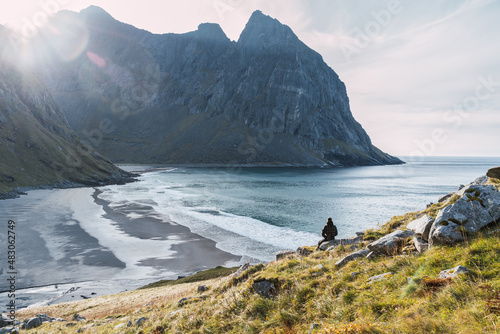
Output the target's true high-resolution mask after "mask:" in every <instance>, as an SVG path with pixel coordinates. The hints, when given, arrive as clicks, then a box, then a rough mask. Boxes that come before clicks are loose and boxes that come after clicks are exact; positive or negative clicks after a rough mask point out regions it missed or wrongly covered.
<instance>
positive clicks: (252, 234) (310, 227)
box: [0, 157, 500, 306]
mask: <svg viewBox="0 0 500 334" xmlns="http://www.w3.org/2000/svg"><path fill="white" fill-rule="evenodd" d="M401 158H402V159H403V160H407V158H405V157H401ZM499 165H500V158H472V157H428V158H425V161H419V162H411V163H408V164H406V165H398V166H373V167H352V168H335V169H319V168H241V169H237V168H165V169H160V170H157V171H152V172H146V173H142V174H141V175H140V176H139V182H136V183H130V184H126V185H120V186H118V185H117V186H105V187H100V188H98V192H96V189H94V188H81V189H65V190H60V189H56V190H36V191H31V192H29V194H28V195H27V196H22V197H21V198H19V199H12V200H4V201H0V223H1V224H0V228H1V230H0V238H1V242H2V243H1V249H2V250H4V251H2V252H0V256H1V257H0V261H1V267H0V268H1V269H0V270H1V272H0V274H2V275H1V277H4V276H5V274H6V272H7V267H6V263H7V261H6V259H4V257H5V253H6V251H5V250H6V249H7V244H6V234H7V221H8V220H9V219H12V220H14V221H16V233H17V245H16V247H17V264H16V265H17V268H18V269H19V275H18V277H17V288H18V289H20V291H19V296H20V297H19V298H20V300H19V303H20V305H22V306H27V305H29V304H33V303H35V302H42V303H43V302H45V303H51V302H61V301H66V300H74V298H80V295H81V294H84V295H85V294H90V293H91V291H92V292H94V290H95V291H96V292H97V294H104V293H110V292H117V291H118V290H120V291H121V290H123V289H125V288H134V287H137V286H140V285H142V284H143V283H147V282H151V281H155V280H159V279H164V278H176V277H177V275H181V274H182V275H184V274H187V273H189V272H190V271H191V272H192V271H196V270H199V269H200V268H202V267H203V266H202V265H200V264H198V265H197V266H196V267H193V268H189V263H187V267H186V266H184V267H183V268H182V270H181V269H179V268H181V267H180V266H179V265H178V263H177V264H176V265H175V266H174V265H172V267H169V263H174V262H175V261H174V260H175V257H179V256H185V254H186V252H188V250H187V248H185V247H184V248H182V247H183V245H184V246H186V245H185V244H186V243H191V244H193V242H194V241H192V240H191V241H190V240H188V239H189V238H195V239H196V238H197V239H200V240H198V241H197V242H201V239H203V240H205V241H204V243H203V247H205V248H206V249H207V250H208V249H209V246H210V244H209V243H208V241H210V242H212V243H213V245H214V246H215V247H217V249H218V250H219V251H223V252H225V253H228V254H229V255H231V254H232V255H236V257H233V258H230V257H227V261H226V260H224V261H226V262H225V264H226V265H233V266H234V265H239V264H241V263H243V262H253V263H256V262H260V261H264V262H265V261H270V260H272V259H273V258H274V253H275V252H276V251H278V250H282V249H292V250H295V249H296V248H297V247H299V246H303V245H314V244H316V243H317V241H318V240H319V239H320V231H321V228H322V226H323V225H324V224H325V222H326V219H327V218H328V217H332V218H333V221H334V223H335V224H336V225H337V228H338V230H339V237H341V238H342V237H350V236H354V235H355V232H357V231H363V230H365V229H367V228H376V227H377V226H378V225H381V224H383V223H385V222H386V221H388V220H389V219H390V218H391V217H392V216H394V215H400V214H404V213H406V212H410V211H415V210H422V209H424V208H425V207H426V205H427V204H428V203H430V202H437V200H438V199H439V198H440V197H441V196H443V195H445V194H447V193H450V192H453V191H456V190H457V189H458V186H459V185H460V184H467V183H470V182H472V181H474V179H475V178H477V177H480V176H482V175H485V173H486V171H487V170H488V169H489V168H491V167H494V166H499ZM122 167H123V168H125V169H127V170H144V169H146V168H145V167H144V166H141V167H140V166H128V165H127V166H122ZM96 196H97V197H96ZM110 210H113V212H114V214H109V212H110ZM106 212H108V213H106ZM119 215H122V216H123V217H125V218H126V219H127V221H124V219H125V218H124V219H121V220H120V221H118V220H117V219H118V218H116V217H118V216H119ZM114 217H115V218H116V220H115V219H114ZM175 226H177V227H178V228H177V227H176V228H177V230H176V231H177V232H176V233H174V234H172V235H166V234H165V232H164V231H166V230H168V229H169V228H174V227H175ZM185 227H187V228H189V230H190V232H191V233H193V234H192V236H193V235H194V236H195V237H192V236H191V237H188V236H187V234H186V232H185V231H184V230H182V229H181V228H184V229H185ZM185 230H186V231H189V230H188V229H185ZM186 238H188V239H186ZM193 240H194V239H193ZM207 240H208V241H207ZM193 245H194V244H193ZM215 247H213V246H212V248H213V249H216V248H215ZM182 249H184V250H183V251H181V250H182ZM223 252H221V253H220V254H222V253H223ZM210 254H214V255H213V256H219V255H216V253H213V252H212V253H210V252H207V253H206V256H207V257H208V256H211V255H210ZM196 257H200V256H198V255H196ZM192 258H195V257H192ZM215 260H216V259H215ZM169 261H170V262H169ZM118 281H119V282H121V283H120V284H113V282H118ZM97 282H99V283H97ZM56 283H57V284H58V285H59V286H55V284H56ZM117 285H118V286H117ZM30 287H39V288H36V289H33V288H32V289H28V288H30ZM7 288H8V287H7V282H6V281H5V280H2V281H1V282H0V291H3V290H6V289H7ZM76 288H78V289H80V291H79V292H75V291H76V290H74V289H76ZM71 289H73V290H71ZM3 297H5V293H1V294H0V298H1V299H2V300H3V299H4V298H3ZM71 298H73V299H71Z"/></svg>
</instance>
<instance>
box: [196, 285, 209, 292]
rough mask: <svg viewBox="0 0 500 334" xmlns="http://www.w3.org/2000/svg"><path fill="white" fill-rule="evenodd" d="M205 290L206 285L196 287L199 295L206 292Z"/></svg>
mask: <svg viewBox="0 0 500 334" xmlns="http://www.w3.org/2000/svg"><path fill="white" fill-rule="evenodd" d="M207 290H208V288H207V286H206V285H200V286H199V287H198V292H200V293H201V292H205V291H207Z"/></svg>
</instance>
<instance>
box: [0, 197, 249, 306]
mask: <svg viewBox="0 0 500 334" xmlns="http://www.w3.org/2000/svg"><path fill="white" fill-rule="evenodd" d="M100 193H101V191H100V190H98V189H94V188H78V189H54V190H36V191H32V192H30V193H29V194H28V195H26V196H23V197H22V198H20V199H12V200H6V201H1V202H0V218H1V219H2V220H5V221H7V220H8V219H13V220H15V221H16V222H17V231H16V235H17V241H18V242H17V245H16V246H17V254H18V257H17V263H16V265H17V269H18V271H19V274H18V277H17V282H16V283H17V286H16V287H17V296H18V298H17V306H18V307H19V308H24V307H27V306H30V305H35V306H43V305H51V304H56V303H60V302H66V301H72V300H79V299H85V298H92V297H97V296H101V295H107V294H111V293H117V292H122V291H126V290H133V289H136V288H138V287H141V286H144V285H146V284H148V283H151V282H154V281H157V280H161V279H175V278H177V277H178V276H186V275H190V274H193V273H195V272H197V271H201V270H204V269H208V268H213V267H216V266H226V267H229V266H238V265H239V264H240V260H241V256H236V255H232V254H230V253H228V252H225V251H222V250H220V249H219V248H217V247H216V242H215V241H212V240H210V239H207V238H204V237H202V236H200V235H198V234H196V233H192V232H191V231H190V229H189V228H188V227H185V226H182V225H179V224H177V223H175V222H174V221H171V220H169V219H168V217H165V216H164V215H159V214H158V213H155V212H154V210H153V209H152V207H151V206H148V205H147V204H139V203H135V202H134V203H132V202H130V203H114V205H110V203H109V202H107V201H106V200H103V199H101V198H99V194H100ZM2 240H3V238H2ZM7 289H8V287H7V285H6V283H5V282H2V283H0V298H1V299H3V298H4V297H5V298H6V294H7V292H6V291H7ZM3 308H4V307H2V311H5V310H4V309H3Z"/></svg>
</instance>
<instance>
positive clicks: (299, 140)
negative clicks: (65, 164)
mask: <svg viewBox="0 0 500 334" xmlns="http://www.w3.org/2000/svg"><path fill="white" fill-rule="evenodd" d="M68 22H72V23H71V25H72V28H71V29H69V30H70V31H72V32H75V31H77V32H78V37H77V38H73V40H72V41H73V43H75V45H78V46H80V45H81V44H82V39H84V42H85V48H84V50H83V51H82V52H81V53H80V55H79V56H78V57H76V58H72V59H71V60H69V61H67V59H66V60H65V61H61V57H60V54H61V52H60V50H59V49H58V47H57V46H56V47H55V48H54V49H53V51H54V50H55V51H57V52H52V53H53V54H52V57H49V65H48V66H44V67H45V68H47V73H46V81H47V84H48V86H49V87H50V90H51V92H52V93H53V94H54V96H55V98H56V99H57V100H58V102H59V103H60V104H61V105H62V108H63V110H64V112H65V113H66V116H67V118H68V121H69V122H70V124H71V125H72V127H73V128H74V129H75V130H76V131H77V133H78V134H79V135H80V136H81V137H82V138H85V139H86V140H87V141H88V142H89V143H91V144H94V145H95V147H96V149H97V150H99V151H100V152H101V153H103V154H104V155H106V156H108V157H109V158H111V159H112V160H113V161H115V162H136V163H139V162H140V163H170V164H217V165H226V164H236V165H298V166H304V165H307V166H310V165H315V166H322V165H325V164H328V165H335V166H337V165H375V164H395V163H401V161H400V160H399V159H397V158H394V157H391V156H389V155H387V154H385V153H383V152H381V151H380V150H378V149H377V148H376V147H374V146H373V145H372V144H371V141H370V138H369V137H368V135H367V134H366V132H365V131H364V130H363V128H362V127H361V125H360V124H359V123H357V122H356V121H355V119H354V118H353V116H352V114H351V111H350V109H349V100H348V97H347V93H346V88H345V85H344V84H343V83H342V81H340V79H339V78H338V75H337V74H336V73H335V72H334V71H333V70H332V69H331V68H329V67H328V66H327V65H326V64H325V63H324V61H323V59H322V57H321V56H320V55H319V54H317V53H316V52H314V51H313V50H311V49H310V48H308V47H307V46H306V45H305V44H303V43H302V42H301V41H300V40H299V39H298V38H297V36H296V35H295V34H294V33H293V32H292V30H291V29H290V28H289V27H287V26H285V25H282V24H281V23H280V22H279V21H277V20H275V19H272V18H270V17H269V16H266V15H264V14H262V13H261V12H260V11H256V12H255V13H254V14H253V15H252V17H251V18H250V20H249V22H248V23H247V25H246V27H245V29H244V31H243V32H242V34H241V36H240V39H239V40H238V41H237V42H232V41H230V40H229V39H228V38H227V37H226V35H225V34H224V32H223V31H222V29H221V28H220V27H219V26H218V25H217V24H209V23H205V24H201V25H200V26H199V28H198V30H197V31H194V32H190V33H186V34H164V35H154V34H151V33H149V32H147V31H143V30H139V29H136V28H134V27H132V26H129V25H126V24H123V23H120V22H118V21H116V20H114V19H113V18H112V17H111V16H110V15H109V14H107V13H106V12H105V11H103V10H102V9H100V8H98V7H89V8H88V9H86V10H83V11H82V12H80V13H78V14H77V13H72V12H61V13H59V15H57V16H56V17H55V18H54V19H53V20H52V22H51V27H50V28H49V29H47V30H46V31H45V32H44V39H45V40H46V41H56V42H53V43H52V44H53V45H60V44H61V43H59V42H57V40H60V39H61V38H66V37H64V31H66V30H68V28H67V25H68ZM75 22H76V23H75ZM54 32H55V33H54ZM61 32H63V36H62V37H61ZM73 35H75V34H74V33H73ZM65 48H67V44H65ZM54 54H58V55H59V56H54ZM63 58H64V57H63ZM103 123H104V124H107V125H112V126H104V127H103V126H102V124H103Z"/></svg>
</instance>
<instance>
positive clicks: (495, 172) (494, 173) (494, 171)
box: [486, 167, 500, 179]
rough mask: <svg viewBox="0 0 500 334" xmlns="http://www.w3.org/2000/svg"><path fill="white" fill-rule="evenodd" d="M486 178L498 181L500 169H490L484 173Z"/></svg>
mask: <svg viewBox="0 0 500 334" xmlns="http://www.w3.org/2000/svg"><path fill="white" fill-rule="evenodd" d="M486 176H487V177H491V178H494V179H500V167H493V168H490V169H489V170H488V172H487V173H486Z"/></svg>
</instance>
